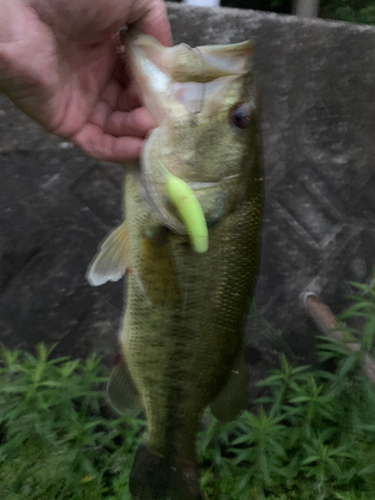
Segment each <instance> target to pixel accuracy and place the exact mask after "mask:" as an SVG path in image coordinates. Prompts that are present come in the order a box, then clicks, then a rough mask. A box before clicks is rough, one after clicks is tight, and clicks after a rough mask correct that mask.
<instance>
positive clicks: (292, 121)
mask: <svg viewBox="0 0 375 500" xmlns="http://www.w3.org/2000/svg"><path fill="white" fill-rule="evenodd" d="M168 9H169V16H170V21H171V24H172V30H173V36H174V41H175V43H179V42H185V43H188V44H190V45H192V46H195V45H204V44H210V43H231V42H238V41H242V40H245V39H248V38H251V39H253V40H254V42H255V47H256V49H255V56H254V71H255V74H256V79H257V81H258V85H259V87H260V90H261V94H262V131H263V139H264V165H265V200H266V201H265V212H264V229H263V246H262V265H261V271H260V275H259V280H258V285H257V291H256V305H257V310H258V315H259V316H261V317H263V318H265V319H266V320H267V321H268V322H269V323H271V324H272V325H273V326H274V327H275V328H276V329H277V330H278V331H279V332H280V333H279V334H277V333H273V334H272V333H270V331H269V327H268V326H267V325H266V324H265V323H264V322H263V323H262V322H260V323H259V324H257V325H254V324H253V323H249V325H248V328H247V332H248V335H249V337H251V338H252V339H253V347H251V349H253V350H252V351H250V358H251V359H250V361H249V362H251V363H252V364H253V366H254V370H255V371H256V370H258V372H259V373H260V374H261V373H264V366H266V365H267V366H268V365H270V364H272V363H274V361H275V359H276V358H277V352H279V351H280V350H283V348H282V346H283V345H284V347H285V350H286V351H287V350H288V348H289V347H290V348H291V349H292V351H294V355H297V356H301V357H304V358H305V359H307V360H313V356H312V352H313V347H314V336H315V335H316V330H315V329H314V327H313V325H312V324H311V322H310V321H309V320H308V318H306V315H305V313H304V312H303V311H302V310H301V308H300V305H299V302H298V297H299V294H300V293H301V292H302V291H303V290H304V289H305V288H306V287H308V286H314V287H316V288H317V289H318V290H319V291H321V294H322V297H323V299H324V300H325V301H326V302H327V303H328V304H330V305H331V306H332V308H333V309H334V311H335V312H338V311H341V310H342V309H343V308H344V307H345V306H346V305H347V304H348V300H347V298H346V296H347V294H348V293H349V292H351V291H352V290H353V289H352V287H351V286H350V285H349V282H350V281H364V280H368V279H369V278H370V276H371V272H372V268H373V267H374V260H375V254H374V252H373V248H374V243H375V241H374V240H375V224H374V220H375V219H374V210H375V194H374V193H375V176H374V173H375V169H374V158H375V140H374V130H375V99H374V88H375V29H374V28H372V27H370V26H361V25H351V24H347V23H337V22H326V21H321V20H316V21H307V20H306V21H305V20H301V19H297V18H295V17H293V16H279V15H276V14H265V13H260V12H254V11H239V10H235V9H212V10H211V9H200V8H193V7H190V8H189V7H186V6H181V5H178V4H170V5H169V6H168ZM122 176H123V167H121V166H115V165H112V164H105V163H103V162H99V161H95V160H93V159H89V158H87V157H86V156H85V155H83V154H82V153H81V152H80V151H78V150H77V149H76V148H75V147H72V146H71V145H70V144H69V143H67V142H66V141H63V140H61V139H58V138H55V137H52V136H49V135H48V134H46V133H45V132H43V130H42V129H41V128H40V127H39V126H38V125H36V124H34V123H32V122H31V121H30V120H29V119H28V118H27V117H25V116H24V115H22V114H21V113H20V112H19V111H17V110H16V109H15V108H14V107H13V106H12V105H11V104H10V103H9V102H8V101H7V100H6V99H5V98H4V97H3V96H0V340H2V341H3V342H4V343H6V344H8V345H10V346H12V347H13V346H15V345H17V343H18V342H22V343H23V344H24V345H26V346H31V345H32V344H34V343H35V342H39V341H41V340H45V341H47V342H57V344H58V345H57V347H56V353H59V354H67V353H69V354H72V355H80V356H84V355H86V354H87V353H88V352H90V351H92V350H98V351H99V352H101V353H102V354H103V355H104V356H105V357H106V360H109V359H110V358H111V356H112V354H113V353H114V352H115V350H116V345H117V337H116V332H117V329H118V326H119V322H120V318H119V313H118V311H116V310H115V309H121V308H122V303H123V293H122V292H123V290H122V284H121V283H120V284H119V285H113V286H111V285H108V287H105V288H103V289H102V290H95V289H92V288H91V287H89V285H88V284H87V283H86V282H85V278H84V274H85V270H86V267H87V265H88V263H89V262H90V260H91V258H92V256H93V255H94V253H95V249H96V246H97V245H98V243H99V242H100V241H101V240H102V239H103V237H104V236H105V235H106V233H107V232H108V230H109V229H110V228H111V227H113V226H115V225H116V224H118V222H119V221H120V220H121V204H122V200H121V182H122V181H121V179H122ZM108 302H109V304H112V305H108ZM113 305H114V306H115V309H113V307H112V306H113ZM280 346H281V347H280ZM288 346H289V347H288ZM260 376H261V375H260Z"/></svg>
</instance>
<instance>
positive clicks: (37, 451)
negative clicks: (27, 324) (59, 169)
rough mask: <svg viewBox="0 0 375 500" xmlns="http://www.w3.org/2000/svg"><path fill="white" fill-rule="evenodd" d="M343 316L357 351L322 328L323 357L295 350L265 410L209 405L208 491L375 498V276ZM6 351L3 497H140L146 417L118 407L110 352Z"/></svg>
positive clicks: (248, 498) (288, 498) (1, 375)
mask: <svg viewBox="0 0 375 500" xmlns="http://www.w3.org/2000/svg"><path fill="white" fill-rule="evenodd" d="M356 286H357V287H358V289H359V293H360V294H359V295H356V296H353V297H352V299H353V304H352V306H351V307H350V308H349V309H348V310H347V311H346V313H345V314H344V315H343V316H342V319H345V320H346V319H350V318H353V317H356V318H357V317H360V318H361V319H362V320H363V322H364V323H363V327H362V328H361V329H360V330H358V329H353V328H347V327H346V336H347V338H348V339H353V338H355V339H356V341H359V342H361V347H362V348H361V350H360V351H358V352H356V353H352V352H351V351H349V350H348V349H347V348H346V347H345V346H342V345H338V344H336V343H335V342H333V341H331V340H328V339H326V338H321V344H320V346H319V352H318V354H319V356H320V359H321V362H322V365H321V366H322V368H321V369H319V370H317V369H312V368H311V367H308V366H293V365H291V364H289V363H288V362H287V360H286V358H285V357H282V358H281V363H280V368H279V369H278V370H274V371H272V372H271V373H270V375H269V377H268V378H267V379H266V380H264V381H263V382H262V383H261V385H262V386H264V387H265V390H266V393H267V396H265V397H263V398H261V399H259V400H258V401H257V403H258V408H259V411H258V412H257V413H256V414H253V413H250V412H244V413H243V414H242V415H241V416H240V417H239V418H238V419H237V420H236V421H234V422H231V423H229V424H226V425H224V424H220V423H219V422H217V421H216V420H215V419H214V418H213V417H212V416H210V414H209V413H208V412H207V415H206V416H207V420H208V422H209V425H208V428H207V430H205V431H204V432H201V433H200V434H199V436H198V452H199V457H200V470H201V487H202V492H203V499H204V500H261V499H264V498H267V499H268V500H294V499H295V500H297V499H298V500H310V499H311V500H375V391H374V387H373V386H372V385H371V383H370V382H369V381H368V379H367V378H366V376H365V375H364V373H363V359H364V354H365V352H368V351H371V350H372V349H373V339H374V336H375V287H374V285H373V284H371V285H368V286H367V285H356ZM50 353H51V350H50V349H47V348H46V347H45V346H44V345H39V346H38V347H37V350H36V355H35V356H32V355H31V354H28V353H25V352H19V351H9V350H6V349H4V350H3V352H2V364H1V365H0V498H1V499H2V500H26V499H28V500H52V499H60V500H67V499H69V500H78V499H83V500H86V499H87V500H89V499H90V500H99V499H107V500H130V495H129V493H128V485H127V481H128V476H129V472H130V468H131V465H132V461H133V456H134V452H135V450H136V448H137V446H138V444H139V443H140V442H141V441H142V439H143V431H144V421H143V420H142V419H141V418H140V417H137V418H136V417H122V418H115V417H114V415H113V414H111V413H110V412H109V410H108V408H107V405H106V401H105V394H104V392H103V391H102V390H101V387H102V386H103V383H104V382H105V381H106V378H107V376H108V373H107V371H106V368H105V367H103V366H102V364H101V363H100V359H98V358H95V357H91V358H89V359H87V360H85V361H80V360H71V359H69V358H59V359H51V357H50Z"/></svg>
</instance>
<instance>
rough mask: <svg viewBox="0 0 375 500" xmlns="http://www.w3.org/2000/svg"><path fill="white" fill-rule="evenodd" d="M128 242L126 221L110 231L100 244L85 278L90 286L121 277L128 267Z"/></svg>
mask: <svg viewBox="0 0 375 500" xmlns="http://www.w3.org/2000/svg"><path fill="white" fill-rule="evenodd" d="M129 260H130V259H129V244H128V230H127V227H126V222H123V223H122V224H121V226H119V227H117V228H116V229H115V230H114V231H112V232H111V233H110V234H109V235H108V236H107V238H106V239H105V240H104V241H103V243H102V244H101V245H100V250H99V252H98V253H97V255H96V256H95V258H94V260H93V261H92V263H91V264H90V266H89V268H88V270H87V273H86V278H87V281H88V282H89V283H90V285H91V286H99V285H103V284H104V283H106V282H107V281H118V280H119V279H121V278H122V277H123V276H124V274H125V272H126V269H127V267H129Z"/></svg>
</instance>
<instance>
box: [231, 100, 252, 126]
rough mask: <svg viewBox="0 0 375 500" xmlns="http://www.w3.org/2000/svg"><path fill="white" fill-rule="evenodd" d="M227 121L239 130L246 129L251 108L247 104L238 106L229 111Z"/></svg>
mask: <svg viewBox="0 0 375 500" xmlns="http://www.w3.org/2000/svg"><path fill="white" fill-rule="evenodd" d="M229 120H230V123H231V124H232V125H234V126H235V127H236V128H239V129H241V130H244V129H246V128H247V127H248V126H249V125H250V122H251V108H250V104H249V103H247V102H246V103H244V104H238V105H237V106H235V107H234V108H232V109H231V111H230V115H229Z"/></svg>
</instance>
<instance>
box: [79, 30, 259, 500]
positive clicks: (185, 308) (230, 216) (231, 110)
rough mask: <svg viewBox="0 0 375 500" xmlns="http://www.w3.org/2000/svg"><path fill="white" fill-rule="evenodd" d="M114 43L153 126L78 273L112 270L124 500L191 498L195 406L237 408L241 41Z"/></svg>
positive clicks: (233, 412) (253, 226) (253, 166)
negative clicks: (126, 449) (123, 423)
mask: <svg viewBox="0 0 375 500" xmlns="http://www.w3.org/2000/svg"><path fill="white" fill-rule="evenodd" d="M122 41H123V50H124V56H125V58H126V61H127V63H128V64H129V65H130V70H131V73H132V75H133V78H134V79H135V81H136V83H137V85H138V88H139V92H140V95H141V96H142V99H143V102H144V104H145V106H146V108H147V110H148V111H149V113H150V114H151V115H152V117H153V118H154V120H155V121H156V123H157V127H156V128H154V129H153V130H152V131H151V132H150V133H149V135H148V136H147V138H146V140H145V144H144V147H143V151H142V154H141V158H140V161H139V163H136V164H132V165H128V166H127V168H126V173H125V187H124V208H125V210H124V212H125V213H124V221H123V223H122V224H121V225H120V226H119V227H118V228H116V229H115V230H114V231H113V232H112V233H111V234H110V235H109V236H108V237H107V239H106V240H105V241H104V242H103V243H102V245H101V246H100V248H99V251H98V254H97V255H96V257H95V258H94V260H93V262H92V263H91V265H90V267H89V269H88V272H87V279H88V281H89V283H90V284H91V285H93V286H99V285H101V284H103V283H106V282H108V281H117V280H119V279H120V278H122V277H123V276H125V275H126V294H125V295H126V298H125V310H124V315H123V318H122V326H121V330H120V336H119V338H120V351H121V352H120V355H119V356H117V358H116V363H115V365H114V367H113V369H112V372H111V375H110V379H109V384H108V396H109V399H110V401H111V403H112V405H113V406H114V407H115V408H116V409H117V410H118V411H120V412H122V413H127V412H129V411H131V410H134V409H137V408H141V409H143V411H144V414H145V417H146V422H147V434H146V435H147V438H146V441H145V442H144V443H143V444H141V445H140V447H139V448H138V450H137V452H136V454H135V459H134V463H133V468H132V470H131V473H130V478H129V489H130V492H131V494H132V498H133V499H134V500H167V499H169V500H177V499H178V500H198V499H201V492H200V487H199V472H198V457H197V448H196V435H197V432H198V430H199V426H200V422H201V418H202V415H203V412H204V410H205V408H206V407H210V409H211V412H212V413H213V415H214V416H215V417H216V418H218V419H220V420H221V421H224V422H225V421H230V420H232V419H234V418H236V416H238V415H239V414H240V413H241V411H242V410H244V409H245V408H246V406H247V403H248V380H249V372H248V367H247V364H246V360H245V340H244V328H245V323H246V319H247V314H248V310H249V306H250V303H251V300H252V295H253V290H254V285H255V282H256V277H257V273H258V267H259V254H260V244H261V223H262V206H263V201H262V200H263V178H262V141H261V133H260V113H261V112H260V97H259V92H258V90H257V87H256V84H255V82H254V76H253V70H252V60H253V53H254V48H253V43H252V42H251V41H244V42H241V43H237V44H228V45H211V46H201V47H196V48H191V47H189V46H187V45H185V44H180V45H176V46H174V47H164V46H163V45H161V44H159V43H158V42H157V41H156V40H155V39H154V38H152V37H150V36H147V35H144V34H141V33H136V32H133V31H132V30H131V29H130V30H128V31H127V32H126V33H125V34H124V35H123V36H122Z"/></svg>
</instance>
